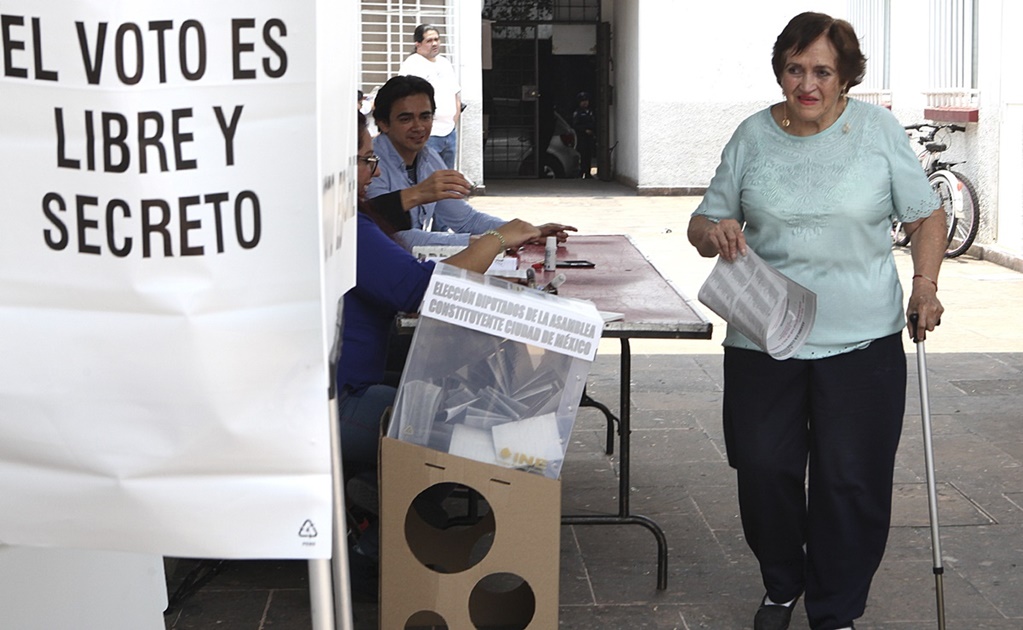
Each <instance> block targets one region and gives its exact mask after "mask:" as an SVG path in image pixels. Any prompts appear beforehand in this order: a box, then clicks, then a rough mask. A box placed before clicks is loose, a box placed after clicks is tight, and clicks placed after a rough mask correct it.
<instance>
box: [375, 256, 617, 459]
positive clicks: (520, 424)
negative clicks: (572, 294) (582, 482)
mask: <svg viewBox="0 0 1023 630" xmlns="http://www.w3.org/2000/svg"><path fill="white" fill-rule="evenodd" d="M602 329H603V320H602V318H601V316H600V313H599V312H598V311H597V309H596V307H595V306H594V305H593V304H592V303H590V302H585V301H580V300H573V299H569V298H563V297H558V296H556V295H552V294H549V293H543V292H540V291H536V290H534V289H527V288H525V287H523V286H521V285H516V284H512V283H509V282H507V281H504V280H500V279H498V278H494V277H490V276H483V275H481V274H476V273H472V272H469V271H465V270H462V269H458V268H456V267H451V266H450V265H445V264H438V265H437V267H436V270H435V271H434V274H433V277H432V278H431V281H430V286H429V287H428V289H427V292H426V295H425V297H424V298H423V303H422V306H421V307H420V313H419V318H418V322H417V324H416V329H415V333H414V336H413V338H412V347H411V350H410V352H409V356H408V361H407V363H406V364H405V371H404V372H403V373H402V377H401V383H400V385H399V387H398V396H397V398H396V400H395V403H394V409H393V411H392V414H391V422H390V426H389V427H388V436H389V437H392V438H396V439H399V440H402V441H405V442H411V443H414V444H418V445H420V446H426V447H428V448H432V449H435V450H438V451H443V452H445V453H450V454H452V455H458V456H461V457H467V458H469V459H473V460H476V461H481V462H486V463H490V464H496V465H498V466H504V467H506V468H517V469H521V470H527V471H529V472H533V473H537V474H542V475H544V476H546V477H550V478H555V479H556V478H557V477H558V476H559V475H560V474H561V466H562V463H563V461H564V458H565V450H566V448H567V446H568V441H569V437H570V436H571V433H572V425H573V424H574V423H575V416H576V412H577V410H578V406H579V400H580V399H581V397H582V394H583V388H584V387H585V385H586V378H587V376H588V375H589V372H590V365H591V363H592V362H593V358H594V356H595V355H596V351H597V344H598V342H599V340H600V334H601V331H602Z"/></svg>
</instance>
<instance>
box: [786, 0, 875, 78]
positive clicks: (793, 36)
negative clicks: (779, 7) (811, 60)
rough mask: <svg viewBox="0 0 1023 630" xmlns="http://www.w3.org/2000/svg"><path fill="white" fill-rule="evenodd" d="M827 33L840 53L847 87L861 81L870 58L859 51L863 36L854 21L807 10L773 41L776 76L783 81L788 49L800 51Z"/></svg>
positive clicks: (790, 22) (839, 69)
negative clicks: (857, 34) (850, 21)
mask: <svg viewBox="0 0 1023 630" xmlns="http://www.w3.org/2000/svg"><path fill="white" fill-rule="evenodd" d="M822 34H827V37H828V40H829V41H831V45H832V46H834V47H835V52H836V53H837V54H838V60H837V62H838V68H836V70H838V78H839V80H840V81H841V82H842V83H844V84H846V89H848V88H851V87H853V86H855V85H859V84H860V82H861V81H863V75H864V73H865V72H866V70H867V58H866V57H864V56H863V53H862V52H861V51H860V40H859V39H857V37H856V31H855V30H853V27H852V24H850V23H848V22H846V21H845V20H836V19H835V18H833V17H831V16H830V15H825V14H824V13H813V12H811V11H807V12H806V13H800V14H799V15H797V16H796V17H794V18H792V19H791V20H790V21H789V23H788V24H787V25H786V26H785V29H784V30H782V32H781V34H780V35H778V39H777V40H775V42H774V51H773V52H774V54H773V56H772V57H771V66H772V67H773V68H774V76H775V78H776V79H777V80H778V83H779V84H781V73H782V70H783V69H784V68H785V60H786V58H787V57H788V55H789V53H790V52H792V53H795V54H799V53H801V52H803V51H804V50H806V47H807V46H809V45H810V44H812V43H813V42H814V40H816V39H817V38H818V37H820V36H821V35H822Z"/></svg>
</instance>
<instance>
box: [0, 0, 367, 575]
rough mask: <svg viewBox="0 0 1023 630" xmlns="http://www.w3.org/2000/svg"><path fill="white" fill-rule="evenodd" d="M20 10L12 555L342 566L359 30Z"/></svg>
mask: <svg viewBox="0 0 1023 630" xmlns="http://www.w3.org/2000/svg"><path fill="white" fill-rule="evenodd" d="M0 14H2V15H0V18H2V24H3V29H2V37H0V46H2V48H3V50H2V54H0V60H2V64H3V69H2V72H0V93H2V94H3V97H2V98H0V136H2V143H0V163H2V164H3V168H2V169H0V190H2V191H3V193H2V194H0V204H2V213H0V214H2V217H3V225H2V227H0V305H2V306H0V349H2V350H0V514H3V515H4V516H3V518H2V519H0V543H2V544H9V545H42V546H57V547H78V548H85V549H109V550H122V551H132V552H141V553H155V554H161V555H176V556H191V557H214V558H235V557H265V558H271V557H290V558H328V557H330V555H331V528H332V523H331V518H332V517H331V471H330V444H329V412H330V409H329V405H330V401H329V397H328V391H329V389H328V388H329V384H330V377H329V361H330V358H331V353H332V347H333V346H334V345H335V344H336V337H337V333H336V329H337V320H338V300H339V298H340V296H341V295H342V294H343V293H344V291H345V290H346V289H347V288H348V287H350V286H351V285H352V284H353V283H354V242H355V241H354V227H355V222H354V212H355V179H356V177H355V173H356V168H355V161H354V155H355V153H356V148H355V147H356V135H355V112H354V111H353V105H354V99H355V95H356V90H357V87H358V86H357V81H356V75H357V70H356V66H355V64H349V63H345V60H347V59H351V58H354V57H353V55H355V54H356V46H357V44H356V43H354V42H357V38H355V39H354V40H353V39H352V38H351V37H347V36H344V35H342V34H341V33H339V31H342V30H344V29H345V28H349V27H347V26H346V25H348V24H356V23H357V20H358V17H357V8H355V7H354V6H349V5H348V3H339V2H333V1H329V0H296V1H293V2H283V1H275V0H260V1H257V2H251V1H248V0H222V1H218V2H184V3H175V2H163V1H156V0H133V1H132V2H97V1H85V2H83V1H81V0H47V1H46V2H38V1H36V0H5V1H4V3H3V5H2V6H0ZM350 28H352V29H353V32H354V28H355V27H350Z"/></svg>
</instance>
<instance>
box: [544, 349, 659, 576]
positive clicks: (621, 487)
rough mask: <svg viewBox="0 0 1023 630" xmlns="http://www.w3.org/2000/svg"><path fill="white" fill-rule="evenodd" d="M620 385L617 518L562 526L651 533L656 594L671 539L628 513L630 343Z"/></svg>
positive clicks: (588, 518) (587, 518) (566, 521)
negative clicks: (640, 529) (635, 528)
mask: <svg viewBox="0 0 1023 630" xmlns="http://www.w3.org/2000/svg"><path fill="white" fill-rule="evenodd" d="M621 342H622V355H621V370H620V371H621V383H620V389H619V392H620V399H619V404H620V407H619V409H618V419H619V420H618V452H619V453H620V465H619V468H620V470H619V474H618V514H617V515H607V516H597V515H589V514H587V515H580V516H571V515H569V516H562V517H561V524H562V525H642V526H643V527H645V528H647V529H648V530H650V532H651V533H652V534H653V535H654V538H655V539H656V540H657V590H660V591H663V590H665V589H667V588H668V539H667V538H666V537H665V536H664V530H662V529H661V526H660V525H658V524H657V523H656V522H654V521H653V520H652V519H650V518H647V517H646V516H640V515H639V514H631V513H630V510H629V494H630V492H629V465H630V461H629V452H630V451H629V449H630V446H631V444H630V442H631V441H630V434H631V433H632V426H631V424H630V422H631V413H630V408H629V407H630V398H631V392H632V353H631V347H630V345H629V340H628V339H626V338H622V339H621Z"/></svg>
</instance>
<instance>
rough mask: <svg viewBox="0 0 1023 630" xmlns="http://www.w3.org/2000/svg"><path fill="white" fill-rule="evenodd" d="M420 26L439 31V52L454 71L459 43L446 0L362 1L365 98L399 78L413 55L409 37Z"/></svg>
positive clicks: (450, 9) (411, 41)
mask: <svg viewBox="0 0 1023 630" xmlns="http://www.w3.org/2000/svg"><path fill="white" fill-rule="evenodd" d="M420 24H433V25H434V26H436V27H437V28H438V30H439V32H440V37H441V40H440V42H441V49H440V52H441V54H442V55H444V56H445V57H447V58H448V59H449V60H450V61H451V63H452V65H454V67H455V68H456V69H457V68H458V59H457V57H458V50H457V46H456V43H457V41H458V39H457V33H455V32H454V24H455V20H454V17H453V14H452V8H451V7H449V6H448V2H447V0H362V89H363V90H364V91H365V92H366V93H367V94H369V93H371V92H372V91H373V90H375V89H376V88H379V87H380V86H381V85H383V84H384V83H386V82H387V80H388V79H390V78H391V77H393V76H394V75H396V74H398V68H399V67H400V66H401V62H402V61H404V60H405V58H406V57H408V56H409V55H410V54H412V53H414V52H415V44H414V39H413V36H412V35H413V32H414V31H415V30H416V27H417V26H419V25H420ZM456 71H457V70H456Z"/></svg>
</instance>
